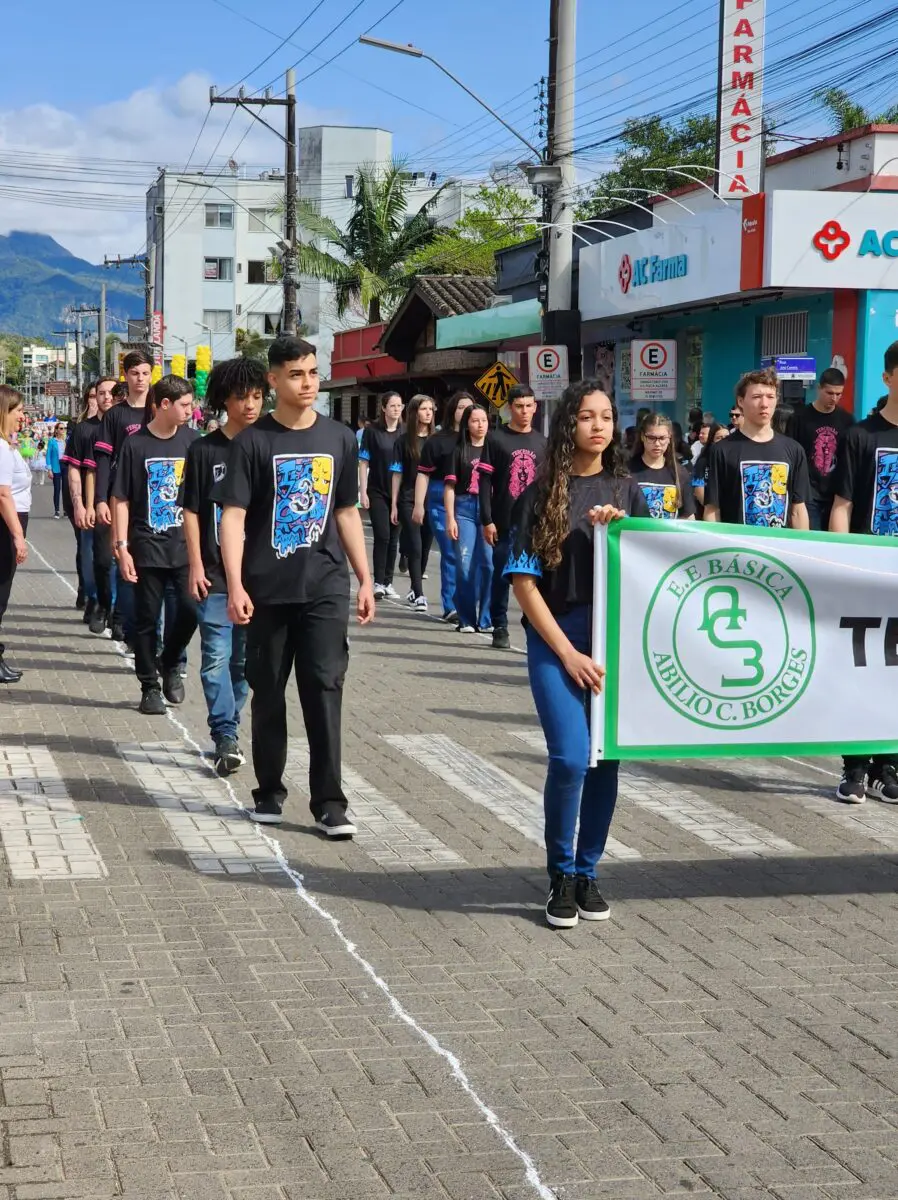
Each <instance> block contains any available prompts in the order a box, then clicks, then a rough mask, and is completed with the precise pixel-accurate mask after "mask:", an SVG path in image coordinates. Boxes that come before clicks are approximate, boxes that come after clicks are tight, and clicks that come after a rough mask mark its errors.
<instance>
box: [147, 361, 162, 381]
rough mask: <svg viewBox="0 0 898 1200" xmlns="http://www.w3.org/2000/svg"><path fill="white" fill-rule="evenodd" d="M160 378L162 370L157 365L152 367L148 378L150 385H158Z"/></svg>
mask: <svg viewBox="0 0 898 1200" xmlns="http://www.w3.org/2000/svg"><path fill="white" fill-rule="evenodd" d="M161 378H162V368H161V367H160V366H159V365H158V364H157V365H156V366H154V367H153V373H152V375H151V376H150V383H158V382H159V380H160V379H161Z"/></svg>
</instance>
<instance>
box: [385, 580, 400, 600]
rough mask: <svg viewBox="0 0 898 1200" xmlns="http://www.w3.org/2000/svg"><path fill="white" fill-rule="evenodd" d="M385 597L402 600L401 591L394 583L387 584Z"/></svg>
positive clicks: (386, 598)
mask: <svg viewBox="0 0 898 1200" xmlns="http://www.w3.org/2000/svg"><path fill="white" fill-rule="evenodd" d="M384 599H385V600H401V599H402V597H401V596H400V595H399V593H398V592H397V591H396V589H395V588H394V587H393V585H392V583H388V584H387V586H386V587H385V588H384Z"/></svg>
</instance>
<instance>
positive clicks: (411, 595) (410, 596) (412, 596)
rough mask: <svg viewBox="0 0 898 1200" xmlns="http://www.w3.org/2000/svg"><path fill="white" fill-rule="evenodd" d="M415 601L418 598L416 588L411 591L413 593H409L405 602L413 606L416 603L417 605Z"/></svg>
mask: <svg viewBox="0 0 898 1200" xmlns="http://www.w3.org/2000/svg"><path fill="white" fill-rule="evenodd" d="M415 599H416V597H415V589H414V588H412V590H411V591H410V592H409V594H408V595H407V596H406V598H405V602H406V604H411V605H414V603H415Z"/></svg>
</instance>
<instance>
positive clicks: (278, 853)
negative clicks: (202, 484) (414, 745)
mask: <svg viewBox="0 0 898 1200" xmlns="http://www.w3.org/2000/svg"><path fill="white" fill-rule="evenodd" d="M29 545H31V547H32V549H33V550H34V552H35V554H36V555H37V557H38V558H39V559H40V560H41V562H42V563H43V564H44V566H45V567H47V569H48V570H49V571H51V572H52V573H53V574H54V575H55V576H56V578H57V579H58V580H59V581H60V583H62V584H63V586H64V587H66V588H67V589H68V590H69V591H70V592H72V593H73V594H74V593H75V592H76V589H75V588H74V587H73V586H72V585H71V583H69V581H68V580H67V579H66V578H65V576H63V575H61V574H60V573H59V571H57V570H56V568H55V567H54V566H53V564H52V563H50V562H48V561H47V559H46V558H45V557H44V556H43V554H41V552H40V550H38V548H37V547H36V546H34V544H33V543H29ZM166 715H167V717H168V720H169V721H170V722H171V724H172V725H173V726H174V727H175V728H176V729H177V730H178V732H179V733H180V734H181V736H182V738H183V739H184V741H185V742H186V743H187V745H189V746H190V747H192V749H193V750H194V751H195V752H196V754H197V755H199V758H200V761H201V762H202V763H203V764H204V765H205V767H206V769H207V770H208V771H209V772H210V773H211V774H212V775H213V777H214V778H215V779H216V780H217V781H218V783H220V784H221V786H223V787H224V789H225V790H226V791H227V792H228V794H229V796H230V799H231V801H232V803H233V804H235V805H236V806H237V808H239V809H240V810H241V811H242V812H243V813H246V811H247V810H246V807H245V805H244V804H243V803H242V802H241V801H240V799H239V798H238V796H237V793H236V792H235V791H234V788H233V787H232V786H231V784H230V782H229V781H228V780H227V779H219V777H218V775H217V774H216V772H215V768H214V766H213V765H212V764H211V763H210V762H208V760H207V759H206V758H205V756H204V755H203V751H202V748H201V746H200V745H199V743H198V742H197V741H196V740H195V739H194V738H193V736H192V735H191V733H190V730H189V729H188V728H187V726H186V725H185V724H184V723H183V722H182V721H179V720H178V718H177V717H176V716H175V715H174V714H173V713H172V711H171V710H170V709H169V710H168V712H167V713H166ZM253 829H254V831H255V835H256V837H257V838H258V839H259V840H260V841H261V842H262V843H263V844H265V845H266V846H267V847H268V848H269V849H270V850H271V852H272V854H273V855H274V857H275V859H276V860H277V863H278V865H279V866H280V868H281V870H282V871H283V873H284V874H285V875H286V876H287V878H288V879H289V880H290V882H291V883H292V884H293V886H294V888H295V890H296V894H297V896H298V897H299V898H300V900H302V902H303V903H304V904H305V905H306V906H307V907H308V908H309V909H311V911H312V912H314V913H316V914H317V916H319V917H320V918H321V919H322V920H323V921H324V922H325V923H326V924H327V925H329V926H330V928H331V931H332V932H333V934H334V936H335V937H336V938H337V940H338V941H339V942H340V943H341V945H342V946H343V948H344V950H345V951H346V953H347V954H348V955H349V957H350V958H351V959H352V960H353V961H354V962H355V963H357V964H358V966H359V967H361V969H362V970H363V971H364V973H365V974H366V975H367V976H368V978H369V979H370V980H371V982H372V983H373V984H374V986H375V987H376V988H377V989H378V991H380V992H381V994H382V995H383V996H384V998H385V999H386V1000H387V1002H388V1004H389V1006H390V1009H391V1010H392V1012H393V1015H394V1016H395V1017H396V1018H397V1019H398V1020H400V1021H402V1022H403V1024H405V1025H407V1026H408V1028H409V1029H411V1030H413V1031H414V1033H415V1034H417V1036H418V1037H419V1038H420V1039H421V1040H422V1041H423V1042H424V1044H425V1045H426V1046H427V1047H428V1048H429V1049H430V1050H432V1051H433V1053H434V1054H436V1055H437V1056H438V1057H440V1058H441V1059H443V1061H444V1062H445V1063H446V1064H447V1066H448V1067H449V1070H450V1072H451V1074H452V1077H453V1078H454V1079H455V1081H456V1083H458V1085H459V1087H460V1088H461V1089H462V1090H463V1091H464V1092H465V1094H466V1095H467V1096H468V1097H469V1098H470V1100H471V1101H472V1103H473V1104H474V1106H475V1107H476V1108H477V1110H478V1112H479V1113H480V1115H481V1116H482V1117H483V1119H484V1121H486V1123H487V1124H488V1125H489V1126H490V1128H491V1129H492V1130H493V1131H494V1132H495V1134H496V1135H497V1137H498V1138H499V1139H500V1141H501V1142H502V1143H503V1144H504V1145H505V1147H506V1148H507V1149H508V1150H509V1151H510V1152H511V1153H512V1154H514V1155H515V1157H516V1158H517V1159H518V1161H519V1162H520V1163H521V1165H522V1166H523V1167H524V1177H525V1179H526V1180H527V1183H528V1184H529V1186H530V1187H531V1188H533V1190H534V1191H535V1192H536V1194H537V1195H538V1196H539V1197H540V1200H558V1196H557V1193H556V1192H555V1191H554V1190H553V1189H552V1188H550V1187H549V1186H548V1185H547V1184H545V1183H543V1181H542V1177H541V1176H540V1173H539V1171H538V1170H537V1167H536V1164H535V1162H534V1161H533V1159H532V1158H531V1157H530V1155H529V1154H528V1153H527V1152H526V1150H524V1149H522V1147H520V1146H519V1145H518V1143H517V1141H516V1140H515V1138H514V1136H513V1134H511V1133H510V1132H509V1130H507V1129H506V1128H505V1127H504V1125H503V1124H502V1123H501V1121H500V1120H499V1117H498V1115H497V1114H496V1113H495V1112H494V1111H493V1109H491V1108H490V1107H489V1105H488V1104H487V1103H486V1102H485V1101H484V1100H483V1099H481V1097H480V1094H479V1093H478V1092H477V1091H476V1089H475V1088H474V1086H473V1084H472V1083H471V1081H470V1079H469V1078H468V1074H467V1072H466V1071H465V1069H464V1067H463V1065H462V1063H461V1060H460V1059H459V1058H458V1056H457V1055H456V1054H454V1053H453V1052H452V1051H451V1050H448V1049H446V1047H445V1046H444V1045H443V1044H442V1042H440V1041H439V1040H438V1039H437V1038H436V1037H435V1036H434V1035H433V1034H432V1033H431V1032H430V1031H429V1030H427V1029H425V1028H424V1026H423V1025H421V1024H420V1023H419V1022H418V1021H416V1020H415V1018H414V1017H413V1016H412V1014H411V1013H410V1012H409V1011H408V1009H406V1008H405V1006H404V1005H403V1004H402V1002H401V1001H400V1000H399V999H398V998H397V997H396V996H395V995H394V994H393V992H392V991H391V990H390V986H389V984H388V983H387V982H386V981H385V980H384V979H382V978H381V976H380V975H378V973H377V971H376V970H375V968H374V967H373V966H372V964H371V963H370V962H369V961H368V959H367V958H365V957H364V955H363V954H362V953H361V952H360V951H359V949H358V947H357V946H356V944H355V943H354V942H353V941H351V940H350V939H349V938H348V937H347V936H346V934H345V933H344V932H343V928H342V926H341V924H340V921H339V919H338V918H337V917H335V916H334V915H333V914H332V913H331V912H329V911H328V909H326V908H325V907H324V905H323V904H321V902H320V901H319V900H318V899H317V898H316V897H315V896H314V895H313V894H312V893H311V892H310V891H308V889H307V888H306V886H305V884H304V882H303V877H302V875H301V874H300V873H299V872H298V871H296V870H294V868H293V867H291V866H290V863H289V862H288V860H287V856H286V854H285V853H284V849H283V847H282V846H281V843H280V842H279V841H278V840H277V838H274V837H271V835H270V834H267V833H265V832H264V831H263V830H262V828H261V826H259V825H253Z"/></svg>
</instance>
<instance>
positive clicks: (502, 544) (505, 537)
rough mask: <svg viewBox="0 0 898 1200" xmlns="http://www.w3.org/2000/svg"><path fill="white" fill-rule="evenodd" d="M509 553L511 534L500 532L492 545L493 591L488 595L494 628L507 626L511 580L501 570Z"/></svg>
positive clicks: (505, 627)
mask: <svg viewBox="0 0 898 1200" xmlns="http://www.w3.org/2000/svg"><path fill="white" fill-rule="evenodd" d="M510 553H511V534H509V533H500V534H499V540H498V541H497V542H496V544H495V546H493V592H492V595H491V597H490V616H491V617H492V618H493V628H494V629H507V628H508V593H509V590H510V589H511V580H510V579H506V577H505V575H504V574H503V571H504V570H505V567H506V564H507V563H508V556H509V554H510Z"/></svg>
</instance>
